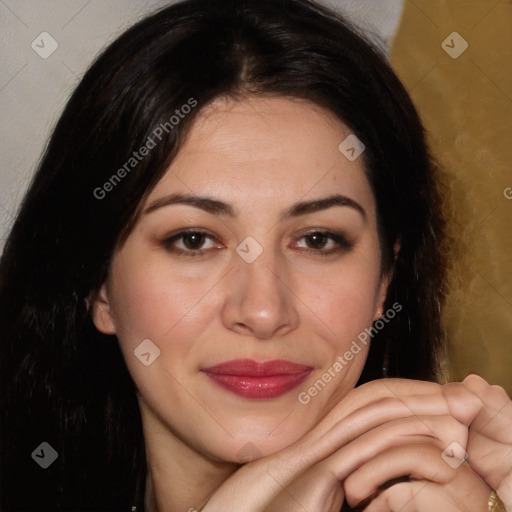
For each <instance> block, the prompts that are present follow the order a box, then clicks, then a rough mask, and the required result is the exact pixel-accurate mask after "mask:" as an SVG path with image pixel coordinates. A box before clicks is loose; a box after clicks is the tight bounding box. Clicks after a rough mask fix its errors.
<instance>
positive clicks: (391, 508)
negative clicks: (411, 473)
mask: <svg viewBox="0 0 512 512" xmlns="http://www.w3.org/2000/svg"><path fill="white" fill-rule="evenodd" d="M428 485H432V484H430V483H429V482H423V481H419V482H404V483H398V484H395V485H393V486H391V487H389V489H386V490H385V491H383V492H381V493H380V494H379V495H378V496H376V497H375V498H374V499H373V500H372V501H371V502H370V503H369V504H368V505H367V506H366V507H365V508H364V512H398V511H400V512H419V511H421V510H422V508H421V507H422V503H421V501H422V500H420V499H419V497H420V494H421V493H422V492H423V491H424V490H425V488H426V487H427V486H428ZM429 505H430V508H429V509H426V510H438V511H439V512H441V511H443V510H445V509H443V508H441V507H437V508H436V505H437V504H436V503H435V502H434V503H433V502H432V500H431V499H430V497H429ZM356 510H360V508H359V507H358V508H357V509H356ZM361 510H362V509H361ZM450 510H451V512H456V511H455V509H450Z"/></svg>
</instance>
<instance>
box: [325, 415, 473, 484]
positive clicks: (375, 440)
mask: <svg viewBox="0 0 512 512" xmlns="http://www.w3.org/2000/svg"><path fill="white" fill-rule="evenodd" d="M467 438H468V429H467V427H466V426H465V425H463V424H462V423H460V422H458V421H457V420H456V419H455V418H453V417H452V416H449V415H445V416H413V417H410V418H404V419H399V420H393V421H390V422H388V423H385V424H383V425H380V426H378V427H376V428H374V429H372V430H370V431H369V432H367V433H366V434H364V435H362V436H360V437H359V438H357V439H355V440H354V441H352V442H351V443H349V444H347V445H345V446H343V447H342V448H340V449H339V450H337V451H336V453H334V454H333V455H331V456H330V457H328V458H327V459H325V460H324V461H322V462H321V463H319V464H318V465H321V466H323V467H325V468H326V469H329V471H330V472H331V473H332V474H333V475H334V476H335V478H336V479H338V480H340V481H342V480H344V479H345V478H346V477H347V476H348V475H349V474H350V473H352V472H353V471H355V470H356V469H357V468H358V467H360V466H362V465H363V464H364V463H366V462H368V461H369V460H371V459H373V458H375V457H376V456H377V455H378V454H379V453H381V452H383V451H385V450H387V449H388V448H392V447H394V446H400V445H404V444H415V443H420V442H423V443H428V444H433V445H434V446H437V448H439V450H441V451H443V450H445V449H446V448H447V447H448V446H449V445H451V444H452V443H454V442H456V443H458V444H459V445H460V446H461V447H462V448H463V449H464V450H465V448H466V443H467Z"/></svg>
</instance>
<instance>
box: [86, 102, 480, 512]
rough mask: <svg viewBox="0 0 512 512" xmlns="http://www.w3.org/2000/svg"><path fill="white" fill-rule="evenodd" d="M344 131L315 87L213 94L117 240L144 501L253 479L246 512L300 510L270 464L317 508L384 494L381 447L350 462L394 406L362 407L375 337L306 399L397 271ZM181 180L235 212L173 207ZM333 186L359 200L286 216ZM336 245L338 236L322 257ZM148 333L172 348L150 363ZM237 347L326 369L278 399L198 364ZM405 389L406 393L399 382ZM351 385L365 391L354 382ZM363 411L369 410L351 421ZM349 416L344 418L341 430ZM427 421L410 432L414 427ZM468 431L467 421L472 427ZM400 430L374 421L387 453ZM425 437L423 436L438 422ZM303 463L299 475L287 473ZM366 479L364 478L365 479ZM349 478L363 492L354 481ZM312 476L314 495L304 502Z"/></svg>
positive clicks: (187, 496)
mask: <svg viewBox="0 0 512 512" xmlns="http://www.w3.org/2000/svg"><path fill="white" fill-rule="evenodd" d="M349 134H350V130H349V129H348V128H347V127H346V126H345V125H344V124H343V123H341V122H340V121H339V120H338V119H336V118H335V117H334V116H332V115H331V114H330V113H328V112H326V111H324V110H322V109H320V108H318V107H316V106H314V105H312V104H310V103H307V102H304V101H299V100H291V99H286V98H245V99H244V100H242V101H233V100H227V99H219V100H217V101H216V102H214V103H213V104H212V105H211V106H210V107H209V108H208V109H207V110H205V111H204V112H203V113H202V114H201V115H200V116H199V117H198V119H197V120H196V122H195V124H194V126H193V127H192V129H191V131H190V133H189V137H188V138H187V140H186V142H185V144H184V145H183V147H182V148H181V150H180V153H179V154H178V156H177V157H176V159H175V160H174V161H173V163H172V165H171V166H170V168H169V170H168V171H167V173H166V174H165V175H164V177H163V178H162V179H161V181H160V182H159V183H158V184H157V186H156V187H155V188H154V190H153V191H152V192H151V194H150V195H149V197H148V198H147V200H146V202H145V204H144V205H143V213H142V215H141V216H140V218H139V220H138V222H137V223H136V225H135V227H134V229H133V231H132V232H131V233H130V235H129V236H128V238H127V240H126V242H125V243H124V245H123V246H122V247H121V248H120V249H119V250H118V251H117V253H116V255H115V257H114V259H113V262H112V266H111V272H110V275H109V277H108V279H107V281H106V282H105V283H104V284H103V286H102V287H101V289H100V292H99V294H98V296H97V299H96V300H95V302H94V304H93V319H94V322H95V325H96V327H97V328H98V329H99V330H100V331H102V332H104V333H108V334H116V336H117V338H118V339H119V343H120V346H121V349H122V351H123V354H124V357H125V359H126V362H127V365H128V368H129V370H130V373H131V375H132V377H133V379H134V381H135V383H136V386H137V389H138V400H139V405H140V410H141V415H142V420H143V426H144V436H145V442H146V451H147V460H148V468H149V470H148V478H147V492H146V509H147V510H149V511H156V510H160V511H162V510H190V509H194V508H195V509H197V510H199V509H200V508H201V507H203V506H204V504H205V503H206V501H207V500H208V499H210V501H209V503H208V505H207V507H210V508H209V509H208V510H216V508H215V507H216V506H217V505H216V503H218V504H219V505H218V506H219V508H218V510H222V509H224V510H228V508H226V507H228V504H229V506H233V507H234V506H235V505H236V503H237V500H239V499H240V496H241V493H240V492H239V491H240V489H244V488H246V492H245V493H242V494H243V495H244V496H245V498H246V499H248V496H259V497H260V498H261V499H260V502H259V503H256V502H254V503H253V504H252V505H250V504H248V503H246V502H244V503H243V504H242V503H238V505H237V506H238V508H237V510H248V511H249V510H252V511H256V510H272V508H271V507H272V506H274V505H272V504H271V503H272V501H273V500H278V501H276V502H275V503H277V505H275V506H277V508H275V510H285V508H284V507H285V506H286V507H288V508H287V509H286V510H294V509H293V508H292V507H293V506H294V505H291V504H290V503H289V502H288V504H285V503H284V502H283V501H282V499H281V498H279V497H278V496H277V494H278V492H277V491H275V492H274V491H271V487H272V486H271V485H269V483H268V482H265V481H264V480H261V468H262V467H265V468H267V469H268V468H269V467H271V469H272V471H274V473H272V474H275V475H279V481H280V482H282V483H283V484H286V485H289V486H290V489H292V491H293V492H294V493H295V496H299V495H300V494H301V493H302V494H304V493H305V494H304V498H303V499H316V500H317V501H315V502H313V503H311V507H312V508H311V510H319V511H320V510H324V508H321V507H323V506H324V504H325V500H331V504H333V503H334V504H336V503H337V502H339V500H340V499H341V500H343V497H344V496H345V495H346V497H347V500H349V503H351V504H356V503H358V502H359V501H361V500H362V499H364V498H365V497H366V494H367V493H370V492H373V490H374V489H373V487H375V486H373V487H372V485H370V484H371V483H372V480H371V479H369V478H368V475H365V474H364V473H361V471H362V470H363V469H364V465H363V466H362V467H361V464H363V462H366V463H370V459H371V460H372V461H377V462H376V463H378V462H379V460H380V459H379V458H378V457H376V456H377V455H378V450H377V451H376V452H375V453H373V454H371V456H372V457H373V458H372V457H370V456H369V455H368V454H367V456H368V457H370V459H368V461H362V460H361V458H360V457H362V456H363V453H364V450H362V449H358V450H355V451H352V452H351V453H352V459H350V460H351V461H352V464H351V465H350V464H348V462H347V461H348V460H349V458H347V456H346V452H342V450H343V449H345V450H346V451H347V450H349V449H352V450H353V445H352V448H350V446H351V443H354V442H356V440H357V438H358V437H360V436H362V435H364V434H366V433H367V432H369V431H370V430H372V429H375V428H376V427H378V426H379V425H380V424H381V423H383V422H384V423H387V422H389V421H390V420H389V417H388V416H389V414H391V412H390V411H389V410H387V409H386V411H387V412H385V414H384V413H383V415H382V417H380V420H379V421H378V422H377V423H376V424H373V423H371V421H370V422H368V415H370V417H371V415H372V414H373V413H372V410H371V409H369V410H366V409H365V407H366V408H369V407H375V404H373V401H374V400H378V399H379V398H384V395H383V396H379V393H378V392H376V391H375V390H373V391H372V392H370V393H368V394H367V395H364V394H363V395H361V393H360V392H359V389H360V388H358V389H356V390H354V389H353V388H354V386H355V384H356V382H357V379H358V377H359V375H360V373H361V371H362V369H363V367H364V363H365V360H366V356H367V351H368V346H363V345H361V351H360V352H359V353H358V354H357V355H356V356H355V357H354V358H353V359H352V360H351V361H350V362H349V363H348V364H347V366H345V367H344V368H343V370H342V371H340V372H338V373H337V375H336V377H335V378H333V382H331V383H330V384H329V385H327V386H326V387H325V388H324V389H322V391H321V392H320V393H318V394H317V395H316V396H315V397H314V398H313V399H312V400H311V401H310V402H309V403H308V404H307V405H303V404H301V403H300V402H299V401H298V399H297V395H298V393H299V392H300V391H304V390H307V389H308V388H309V387H310V386H311V385H312V384H313V383H314V382H315V381H317V380H318V379H319V378H320V377H321V376H322V375H323V374H324V373H325V372H326V371H327V370H328V369H329V368H330V367H332V365H333V363H334V362H335V361H336V358H337V357H338V356H339V355H342V354H344V353H345V352H346V350H347V349H348V348H349V347H350V345H351V343H352V341H353V340H355V339H356V338H357V336H358V334H360V333H361V332H362V331H364V329H365V328H367V327H369V326H370V325H371V323H372V321H374V320H376V319H378V318H379V317H380V316H381V315H382V314H383V313H384V311H383V302H384V299H385V294H386V291H387V286H388V282H389V276H387V275H381V272H380V247H379V240H378V236H377V227H376V226H377V222H376V210H375V200H374V197H373V194H372V191H371V188H370V185H369V183H368V180H367V179H366V176H365V173H364V167H363V165H364V162H363V158H364V156H363V157H359V158H358V159H356V160H355V161H352V162H351V161H349V160H348V159H346V158H345V157H344V156H343V155H342V154H341V153H340V151H339V150H338V145H339V144H340V142H341V141H343V140H344V139H345V138H346V137H347V136H348V135H349ZM171 194H187V195H192V196H201V197H208V198H210V199H215V200H217V201H222V202H224V203H226V204H227V205H229V207H230V209H231V210H232V215H229V214H226V213H220V212H218V211H216V212H212V211H205V210H204V209H202V208H199V207H197V206H194V205H191V204H167V205H164V204H163V203H164V202H165V199H164V198H166V197H169V195H171ZM333 194H339V195H342V196H344V197H347V198H349V199H350V200H351V201H353V202H355V203H356V204H357V205H359V207H357V208H356V207H352V206H346V205H345V206H339V205H337V206H330V207H329V208H323V209H321V210H318V211H315V212H309V213H307V214H301V215H296V216H291V217H287V218H282V215H283V213H284V212H285V211H287V210H288V209H289V208H291V207H292V206H293V205H295V204H296V203H297V202H306V201H314V200H319V199H324V198H327V197H330V196H332V195H333ZM186 229H191V230H194V229H195V230H197V229H200V230H202V231H207V233H208V235H209V236H211V237H212V238H211V239H210V238H205V239H201V237H199V243H197V242H198V239H197V238H196V239H195V240H194V239H192V245H190V243H191V239H190V238H186V237H185V238H183V237H181V238H179V237H176V235H178V234H179V233H181V232H182V231H183V230H186ZM319 231H322V232H324V231H329V232H334V233H339V234H342V235H343V237H344V238H345V239H346V241H347V244H346V245H342V246H338V244H337V243H336V242H335V241H333V240H331V239H329V238H327V239H324V238H322V237H317V238H316V239H315V238H311V237H309V238H308V236H306V235H308V233H309V235H311V233H312V232H313V233H315V232H316V233H318V232H319ZM248 236H250V237H252V238H253V239H255V240H256V241H257V243H258V244H259V245H260V246H261V247H262V248H263V252H262V253H261V255H260V256H259V257H258V258H257V259H256V260H255V261H254V262H252V263H248V262H246V261H245V260H244V259H242V258H241V257H240V255H239V254H238V253H237V252H236V248H237V246H238V245H239V244H240V243H241V242H242V241H243V240H244V239H245V238H246V237H248ZM173 237H175V238H173ZM170 239H172V241H169V240H170ZM187 242H188V245H186V243H187ZM194 244H195V245H194ZM332 248H339V250H336V251H335V252H332V253H331V254H329V255H321V254H320V253H321V252H322V251H328V250H329V249H332ZM179 249H181V250H182V251H188V254H183V253H180V252H178V250H179ZM198 249H202V252H199V253H198V252H197V250H198ZM194 250H195V255H194V256H190V253H191V252H194ZM251 250H253V249H251ZM145 339H150V340H151V341H152V342H153V343H154V344H155V345H156V346H157V347H158V349H159V350H160V356H159V357H158V358H157V359H155V360H154V362H153V363H152V364H151V365H149V366H145V365H143V364H141V362H140V361H139V360H138V359H137V358H136V357H135V356H134V354H133V351H134V349H135V348H136V347H137V346H138V345H139V344H140V343H141V341H142V340H145ZM239 358H249V359H255V360H257V361H268V360H272V359H285V360H289V361H292V362H295V363H299V364H303V365H308V366H311V367H313V371H312V372H311V374H310V375H309V376H308V378H307V380H306V381H305V382H304V383H302V384H301V385H300V386H299V387H298V388H296V389H294V390H292V391H289V392H287V393H285V394H284V395H282V396H280V397H277V398H274V399H270V400H250V399H246V398H242V397H239V396H236V395H233V394H231V393H229V392H227V391H225V390H223V389H222V388H220V387H219V386H218V385H217V384H215V383H214V382H213V381H212V380H211V379H209V378H208V377H207V376H206V375H205V374H204V373H203V372H201V371H200V369H201V368H204V367H208V366H212V365H215V364H218V363H220V362H224V361H228V360H232V359H239ZM376 382H378V381H376ZM381 382H382V381H381ZM370 384H374V383H370ZM423 384H425V383H423ZM398 386H400V384H399V385H398ZM402 386H403V385H402ZM432 386H437V385H432ZM365 389H368V388H365ZM404 389H405V388H403V389H402V388H400V390H399V391H400V392H401V393H402V394H404ZM429 389H430V391H429V393H430V395H432V396H434V395H435V393H434V391H433V388H429ZM436 389H437V388H436ZM380 391H381V394H382V390H380ZM356 392H359V393H360V394H359V395H357V394H356V396H354V393H356ZM430 395H429V396H430ZM351 397H354V398H351ZM431 401H432V400H431ZM400 403H401V405H402V407H400V406H399V405H397V410H396V411H395V414H396V416H397V418H393V419H402V420H403V421H405V419H404V417H407V418H409V417H410V416H411V414H410V409H407V408H404V407H403V402H400ZM429 407H430V409H429V410H428V413H429V414H430V415H431V414H432V413H433V412H436V411H437V412H438V413H439V416H449V417H451V416H450V413H449V412H447V411H446V410H442V404H441V402H440V403H439V404H438V409H439V408H440V409H439V410H437V409H436V410H433V409H432V408H433V406H432V405H431V406H429ZM359 409H360V411H359V414H360V415H361V416H360V419H358V418H357V417H355V418H352V417H350V413H356V412H357V411H358V410H359ZM434 409H435V407H434ZM439 411H441V412H442V414H441V413H440V412H439ZM386 414H387V415H388V416H386ZM418 414H419V413H418ZM347 416H348V417H349V418H350V419H347ZM365 418H366V419H365ZM445 419H446V418H445ZM438 420H439V418H436V419H435V420H432V421H430V423H431V425H432V427H431V428H432V429H433V430H435V429H437V428H439V429H440V430H443V429H446V421H445V423H444V424H443V425H441V423H439V421H438ZM350 421H352V423H350ZM361 421H362V423H361ZM408 421H409V422H411V420H410V418H409V419H408ZM453 421H455V422H458V421H459V420H456V419H454V420H453ZM343 422H345V423H344V425H345V427H344V428H345V429H346V430H343V429H341V430H339V431H335V432H333V431H332V429H333V425H334V426H336V425H337V424H338V423H341V424H343ZM416 423H417V422H416ZM416 423H414V421H412V422H411V424H410V425H406V426H405V427H403V426H399V427H398V430H400V428H402V429H403V428H405V429H406V430H407V428H409V429H410V428H418V425H417V424H416ZM361 425H362V426H361ZM365 429H366V430H365ZM334 430H336V428H335V429H334ZM454 430H457V429H454ZM462 430H463V431H465V432H466V434H467V428H465V429H462ZM347 432H348V433H352V434H351V435H348V434H347ZM400 432H401V431H400ZM400 432H399V433H398V434H397V433H396V432H395V431H392V432H390V431H387V432H385V433H382V434H381V435H380V436H379V435H378V434H377V436H376V437H374V438H372V440H371V443H370V444H369V446H375V447H380V449H389V448H390V447H389V446H388V445H386V444H385V443H384V444H382V442H381V441H379V439H380V440H382V439H384V438H385V439H393V435H395V434H396V435H397V436H400V435H402V434H400ZM427 434H429V432H427ZM418 436H420V437H416V438H415V439H416V440H418V439H421V440H423V439H424V437H421V436H425V433H424V432H423V433H420V434H418ZM427 437H428V436H427ZM431 437H432V436H430V437H428V438H429V439H430V438H431ZM463 437H464V435H461V434H460V432H459V433H458V437H457V438H458V439H460V440H461V444H463V446H466V441H467V439H463ZM466 437H467V436H466ZM248 443H250V445H248ZM379 443H380V444H379ZM431 444H432V443H429V442H428V441H427V442H426V443H423V444H421V446H420V447H419V448H418V449H419V450H425V449H426V448H425V446H427V448H429V449H430V448H431ZM247 446H250V447H252V448H251V450H252V452H253V458H258V459H259V460H257V461H255V462H251V463H249V464H245V465H243V466H241V465H240V462H241V452H240V451H241V450H242V453H243V450H244V449H245V450H246V449H247ZM244 447H245V448H244ZM407 448H410V446H408V447H407ZM393 449H396V447H394V448H393ZM439 449H440V448H439ZM301 453H302V455H300V454H301ZM340 453H345V455H344V456H341V455H340ZM354 454H356V455H354ZM357 454H360V455H359V458H358V455H357ZM423 458H424V459H425V458H427V455H425V457H423ZM438 458H440V457H438ZM412 460H413V462H414V459H412ZM440 460H441V462H442V464H444V465H446V463H445V462H444V461H443V460H442V459H440ZM293 461H295V463H294V464H292V465H293V467H294V468H295V469H294V471H295V473H293V472H290V463H291V462H293ZM416 463H417V460H416ZM436 463H437V459H436ZM262 464H263V465H264V464H267V465H268V464H270V466H262ZM343 464H345V466H343ZM347 464H348V465H347ZM340 465H341V466H343V467H341V466H340ZM397 467H400V464H397ZM358 468H359V469H358ZM443 469H444V468H443ZM358 471H359V473H358ZM388 473H389V467H381V468H378V470H376V474H380V475H381V476H386V475H387V474H388ZM266 474H267V476H268V474H269V473H268V471H267V472H266ZM370 474H375V471H373V472H372V471H370ZM443 474H444V473H443ZM230 475H233V478H230V479H228V477H229V476H230ZM301 475H302V478H303V480H302V481H301V479H300V478H301ZM359 475H361V477H360V478H361V480H362V481H365V482H369V483H368V486H367V487H368V488H366V487H364V486H361V485H360V484H359V480H357V478H359ZM472 476H474V477H475V478H477V479H478V482H481V480H480V478H479V477H478V476H477V475H476V474H475V473H474V472H473V471H472V470H471V469H468V474H467V478H463V479H462V484H463V485H466V484H467V483H468V478H469V479H470V477H472ZM305 477H307V478H305ZM304 479H305V480H304ZM386 480H387V478H386ZM342 481H345V486H344V487H343V486H342V485H341V482H342ZM384 481H385V480H384ZM352 482H355V483H354V484H353V487H354V489H364V490H365V492H364V493H363V494H365V496H363V497H361V496H360V495H358V494H357V491H352ZM462 484H461V485H462ZM377 485H378V484H377ZM308 486H309V490H308ZM274 487H275V485H274ZM393 487H397V486H393ZM313 488H315V489H317V490H318V492H317V494H318V496H317V498H314V497H313V498H308V496H312V492H311V490H312V489H313ZM474 488H475V489H476V491H475V492H476V498H475V499H478V500H480V501H481V502H482V503H483V502H484V501H485V499H486V496H488V486H487V485H484V484H481V485H480V486H479V485H477V484H475V485H474ZM236 489H238V492H235V490H236ZM484 494H485V495H486V496H484ZM212 496H213V498H212ZM279 499H281V502H279ZM322 500H323V501H322ZM211 507H213V508H211ZM247 507H249V508H247ZM267 507H270V508H268V509H267ZM338 508H339V506H338ZM204 510H207V508H205V509H204ZM233 510H234V508H233ZM333 510H334V509H333Z"/></svg>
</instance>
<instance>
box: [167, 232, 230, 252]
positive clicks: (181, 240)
mask: <svg viewBox="0 0 512 512" xmlns="http://www.w3.org/2000/svg"><path fill="white" fill-rule="evenodd" d="M162 245H163V246H164V247H165V249H166V250H167V251H169V252H172V253H176V254H181V255H185V256H198V255H201V254H204V253H206V252H207V251H209V250H211V249H219V248H221V247H222V244H219V243H216V238H215V237H214V236H212V235H210V234H208V233H206V232H202V231H181V232H180V233H177V234H176V235H174V236H172V237H170V238H167V239H166V240H164V241H163V242H162Z"/></svg>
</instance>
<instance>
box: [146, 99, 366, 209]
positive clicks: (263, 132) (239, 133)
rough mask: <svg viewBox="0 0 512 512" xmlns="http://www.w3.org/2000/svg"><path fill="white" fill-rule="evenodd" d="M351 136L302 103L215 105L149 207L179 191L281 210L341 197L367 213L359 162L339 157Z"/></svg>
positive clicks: (195, 128) (275, 101)
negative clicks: (336, 195) (286, 205)
mask: <svg viewBox="0 0 512 512" xmlns="http://www.w3.org/2000/svg"><path fill="white" fill-rule="evenodd" d="M350 134H351V131H350V129H349V128H348V127H347V126H346V125H345V124H344V123H342V122H341V121H340V120H339V119H338V118H336V117H335V116H334V115H333V114H332V113H330V112H328V111H326V110H324V109H322V108H321V107H319V106H317V105H314V104H312V103H310V102H307V101H305V100H299V99H294V98H283V97H248V98H244V99H241V100H236V101H235V100H232V99H228V98H220V99H218V100H216V101H215V102H213V103H212V104H211V105H209V106H208V107H207V108H205V109H204V110H203V111H202V112H201V113H200V114H199V116H198V118H197V119H196V120H195V122H194V124H193V125H192V127H191V129H190V132H189V134H188V136H187V138H186V140H185V142H184V144H183V146H182V148H181V149H180V151H179V153H178V155H177V157H176V158H175V159H174V161H173V163H172V165H171V167H170V169H169V171H168V172H167V173H166V174H165V175H164V177H163V178H162V180H161V181H160V182H159V183H158V184H157V186H156V187H155V189H154V190H153V191H152V193H151V195H150V197H149V199H148V201H151V200H152V199H155V198H157V197H159V196H161V195H162V194H163V193H170V192H175V191H177V192H183V193H197V194H200V195H206V194H210V195H215V197H217V198H219V199H223V200H226V201H232V200H233V195H236V196H237V197H238V198H240V199H241V200H243V201H245V203H244V204H250V203H252V202H254V201H256V200H258V201H260V204H261V201H267V202H271V201H273V202H278V203H279V204H282V203H283V202H294V201H297V200H299V199H301V198H304V197H310V198H313V197H315V198H316V197H320V196H323V195H326V194H327V193H329V194H330V193H333V192H339V193H343V194H345V195H351V196H353V198H354V199H356V200H358V201H361V202H365V203H366V207H367V208H368V209H369V210H370V212H369V213H371V210H372V209H373V206H374V205H373V194H372V192H371V188H370V185H369V183H368V180H367V177H366V173H365V172H364V164H363V158H361V157H360V158H357V159H356V160H354V161H350V160H349V159H347V158H346V157H345V156H344V155H343V154H342V153H341V152H340V150H339V149H338V147H339V145H340V143H341V142H342V141H343V140H344V139H346V137H347V136H349V135H350Z"/></svg>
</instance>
